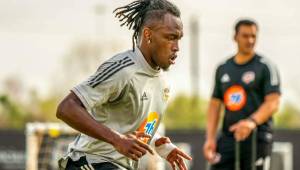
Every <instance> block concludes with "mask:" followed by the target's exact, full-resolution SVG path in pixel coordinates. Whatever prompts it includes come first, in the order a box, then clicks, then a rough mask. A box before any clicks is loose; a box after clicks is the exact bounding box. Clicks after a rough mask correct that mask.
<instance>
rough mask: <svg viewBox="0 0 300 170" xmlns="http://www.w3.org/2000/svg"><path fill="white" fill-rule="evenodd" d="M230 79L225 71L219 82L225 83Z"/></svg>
mask: <svg viewBox="0 0 300 170" xmlns="http://www.w3.org/2000/svg"><path fill="white" fill-rule="evenodd" d="M229 81H230V77H229V75H228V74H227V73H226V74H224V75H223V76H222V78H221V82H222V83H227V82H229Z"/></svg>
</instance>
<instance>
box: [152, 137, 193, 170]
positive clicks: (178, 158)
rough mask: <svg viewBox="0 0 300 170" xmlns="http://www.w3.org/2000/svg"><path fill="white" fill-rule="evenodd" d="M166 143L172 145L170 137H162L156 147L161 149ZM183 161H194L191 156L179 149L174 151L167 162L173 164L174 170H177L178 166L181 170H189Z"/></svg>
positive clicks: (157, 141) (156, 142)
mask: <svg viewBox="0 0 300 170" xmlns="http://www.w3.org/2000/svg"><path fill="white" fill-rule="evenodd" d="M166 143H171V140H170V139H169V138H168V137H161V138H159V139H157V140H156V141H155V146H156V147H159V146H160V145H163V144H166ZM183 159H187V160H192V158H191V157H190V156H189V155H187V154H185V153H184V152H183V151H182V150H180V149H179V148H175V149H173V150H172V151H171V152H170V153H169V155H168V156H167V158H166V160H167V161H168V162H169V163H170V164H171V166H172V169H173V170H176V166H177V167H178V168H179V169H180V170H187V167H186V164H185V162H184V161H183Z"/></svg>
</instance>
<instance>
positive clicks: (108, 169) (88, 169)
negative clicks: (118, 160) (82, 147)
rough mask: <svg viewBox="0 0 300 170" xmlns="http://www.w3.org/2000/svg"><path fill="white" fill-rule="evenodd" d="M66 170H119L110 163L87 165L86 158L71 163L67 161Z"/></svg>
mask: <svg viewBox="0 0 300 170" xmlns="http://www.w3.org/2000/svg"><path fill="white" fill-rule="evenodd" d="M66 170H121V169H120V168H118V167H117V166H116V165H114V164H113V163H110V162H103V163H92V164H89V163H88V162H87V160H86V157H85V156H83V157H80V159H79V160H77V161H73V160H72V159H70V158H69V159H68V163H67V166H66Z"/></svg>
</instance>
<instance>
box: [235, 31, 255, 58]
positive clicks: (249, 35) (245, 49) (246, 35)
mask: <svg viewBox="0 0 300 170" xmlns="http://www.w3.org/2000/svg"><path fill="white" fill-rule="evenodd" d="M256 33H257V28H256V26H255V25H241V26H240V27H239V30H238V32H237V33H236V35H235V41H236V42H237V45H238V49H239V52H241V53H244V54H251V53H253V52H254V46H255V43H256Z"/></svg>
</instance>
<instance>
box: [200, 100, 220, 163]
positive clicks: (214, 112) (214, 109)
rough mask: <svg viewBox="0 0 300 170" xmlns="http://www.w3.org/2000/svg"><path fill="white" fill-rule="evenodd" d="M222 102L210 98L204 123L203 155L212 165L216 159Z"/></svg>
mask: <svg viewBox="0 0 300 170" xmlns="http://www.w3.org/2000/svg"><path fill="white" fill-rule="evenodd" d="M221 106H222V101H221V100H220V99H217V98H212V99H211V100H210V102H209V106H208V111H207V123H206V140H205V143H204V146H203V154H204V157H205V158H206V160H207V161H209V162H211V163H213V162H214V161H215V158H216V148H217V144H216V133H217V129H218V123H219V118H220V110H221Z"/></svg>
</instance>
